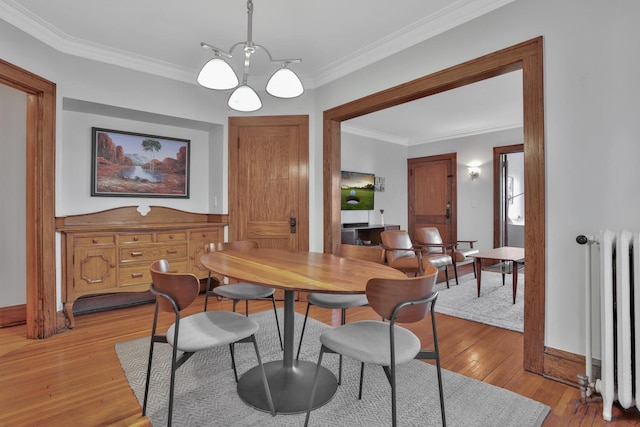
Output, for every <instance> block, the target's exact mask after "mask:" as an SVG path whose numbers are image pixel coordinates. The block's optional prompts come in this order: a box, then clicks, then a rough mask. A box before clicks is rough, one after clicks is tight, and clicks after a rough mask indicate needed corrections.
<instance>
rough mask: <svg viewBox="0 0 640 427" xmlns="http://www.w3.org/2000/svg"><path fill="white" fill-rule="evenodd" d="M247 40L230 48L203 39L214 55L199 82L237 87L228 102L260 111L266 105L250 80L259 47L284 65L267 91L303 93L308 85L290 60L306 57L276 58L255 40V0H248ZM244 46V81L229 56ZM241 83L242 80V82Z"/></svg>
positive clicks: (284, 94)
mask: <svg viewBox="0 0 640 427" xmlns="http://www.w3.org/2000/svg"><path fill="white" fill-rule="evenodd" d="M247 15H248V25H247V40H246V41H243V42H238V43H236V44H234V45H233V46H231V48H230V49H229V51H224V50H222V49H219V48H217V47H214V46H211V45H209V44H207V43H200V46H202V47H203V48H205V49H209V50H211V51H213V58H212V59H211V60H209V62H207V63H206V64H204V66H203V67H202V69H201V70H200V73H199V74H198V84H200V85H201V86H204V87H206V88H209V89H215V90H228V89H234V88H235V90H234V91H233V92H232V93H231V96H230V97H229V100H228V101H227V105H228V106H229V107H230V108H232V109H234V110H236V111H244V112H249V111H256V110H259V109H260V108H262V100H261V99H260V96H258V94H257V93H256V91H255V90H253V88H252V87H251V86H249V84H248V83H247V81H248V79H249V66H250V63H251V55H253V54H254V53H255V52H256V51H257V50H258V49H261V50H263V51H264V52H266V54H267V56H268V57H269V60H270V61H271V62H272V63H279V64H280V65H281V67H280V68H279V69H278V70H277V71H276V72H275V73H273V75H272V76H271V78H270V79H269V81H268V82H267V87H266V90H267V93H268V94H269V95H271V96H274V97H276V98H295V97H296V96H300V95H302V93H303V92H304V88H303V87H302V82H301V81H300V79H299V78H298V76H297V75H296V73H294V72H293V71H292V70H291V69H290V68H289V64H292V63H298V62H301V61H302V59H300V58H297V59H273V58H272V57H271V53H269V51H268V50H267V49H266V48H265V47H264V46H260V45H258V44H255V43H253V40H252V18H253V0H247ZM240 46H241V47H242V50H243V51H244V72H243V74H242V83H240V82H239V80H238V76H237V75H236V73H235V71H233V68H231V66H230V65H229V63H228V62H227V61H225V58H227V59H229V58H232V57H233V55H232V52H233V51H234V50H235V49H236V48H237V47H240ZM239 83H240V84H239Z"/></svg>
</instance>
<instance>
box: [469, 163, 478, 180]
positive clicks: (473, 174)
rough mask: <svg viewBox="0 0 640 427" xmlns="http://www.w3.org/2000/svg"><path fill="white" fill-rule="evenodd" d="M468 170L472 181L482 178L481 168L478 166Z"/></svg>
mask: <svg viewBox="0 0 640 427" xmlns="http://www.w3.org/2000/svg"><path fill="white" fill-rule="evenodd" d="M467 170H468V171H469V176H470V177H471V180H472V181H473V180H474V179H476V178H477V177H479V176H480V168H479V167H477V166H469V167H468V168H467Z"/></svg>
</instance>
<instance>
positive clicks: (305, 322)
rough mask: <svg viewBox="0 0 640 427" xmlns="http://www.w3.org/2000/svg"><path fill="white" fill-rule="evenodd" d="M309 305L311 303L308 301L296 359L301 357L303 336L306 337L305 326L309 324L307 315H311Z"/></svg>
mask: <svg viewBox="0 0 640 427" xmlns="http://www.w3.org/2000/svg"><path fill="white" fill-rule="evenodd" d="M309 307H311V303H309V302H307V311H306V312H305V314H304V322H302V332H300V343H299V344H298V354H297V355H296V360H298V359H300V349H301V348H302V337H304V328H305V327H306V326H307V317H309Z"/></svg>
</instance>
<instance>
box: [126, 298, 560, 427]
mask: <svg viewBox="0 0 640 427" xmlns="http://www.w3.org/2000/svg"><path fill="white" fill-rule="evenodd" d="M280 316H281V317H280V318H281V319H282V313H280ZM252 317H253V318H254V319H255V320H256V321H257V322H258V323H259V324H260V326H261V327H260V331H259V332H258V334H257V338H258V345H259V347H260V353H261V355H262V357H263V361H270V360H277V359H280V358H281V357H282V353H281V351H280V347H279V345H278V338H277V335H276V330H275V321H274V316H273V311H270V310H269V311H264V312H261V313H256V314H254V315H252ZM302 319H303V317H302V316H300V315H299V314H296V336H299V330H300V327H301V325H302ZM146 320H148V321H149V323H151V320H152V319H146ZM327 328H328V326H327V325H325V324H323V323H320V322H318V321H315V320H313V319H309V321H308V322H307V330H306V332H305V338H304V343H303V348H302V353H301V359H305V360H311V361H316V360H317V355H318V352H319V347H320V346H319V341H318V336H319V334H320V333H321V332H322V331H323V330H325V329H327ZM115 347H116V353H117V355H118V358H119V359H120V363H121V365H122V368H123V370H124V372H125V375H126V377H127V380H128V381H129V385H130V386H131V388H132V389H133V391H134V393H135V395H136V397H137V398H138V401H139V402H140V404H141V405H142V399H143V395H144V381H145V376H146V367H147V358H148V348H149V339H148V338H142V339H137V340H133V341H127V342H122V343H118V344H116V346H115ZM446 357H447V356H446V355H443V358H446ZM236 358H237V365H238V371H239V374H242V373H243V372H246V371H247V370H248V369H250V368H252V367H253V366H255V363H256V362H255V353H254V351H253V346H252V345H251V344H239V345H237V346H236ZM170 359H171V356H170V347H169V346H168V345H166V344H160V345H157V346H156V350H155V351H154V364H153V370H152V372H153V373H152V382H151V393H150V401H149V408H150V409H149V410H148V413H147V415H148V416H149V418H150V420H151V422H152V424H153V425H154V426H164V425H166V424H167V419H166V417H167V402H168V390H169V387H168V384H169V370H170V368H169V367H170ZM337 360H338V358H337V356H336V355H326V356H325V357H324V360H323V366H326V367H328V368H329V369H331V370H332V371H333V372H334V373H335V372H337V365H338V363H337ZM358 381H359V364H358V363H357V362H355V361H353V360H350V359H346V358H345V361H344V371H343V379H342V385H341V386H339V387H338V391H337V393H336V395H335V396H334V398H333V399H332V400H331V401H329V402H328V403H327V404H326V405H325V406H323V407H321V408H318V409H316V410H314V411H313V412H312V414H311V421H310V425H312V426H339V427H345V426H386V425H390V424H391V404H390V401H389V399H390V396H391V393H390V387H389V383H388V381H387V379H386V376H385V375H384V372H383V370H382V368H380V367H377V366H367V367H366V368H365V380H364V396H363V399H362V400H361V401H359V400H358ZM397 381H398V382H397V384H398V424H399V425H400V426H418V425H420V426H438V425H441V418H440V404H439V400H438V386H437V378H436V369H435V367H434V366H432V365H430V364H427V363H424V362H420V361H417V360H414V361H412V362H410V363H408V364H405V365H401V367H400V368H399V370H398V378H397ZM443 382H444V394H445V407H446V415H447V424H448V425H449V426H453V427H455V426H482V427H485V426H500V427H507V426H514V427H516V426H517V427H524V426H540V425H541V424H542V422H543V420H544V418H545V417H546V416H547V414H548V412H549V407H548V406H546V405H543V404H542V403H539V402H536V401H534V400H531V399H528V398H525V397H523V396H520V395H518V394H516V393H513V392H510V391H508V390H505V389H502V388H499V387H495V386H492V385H490V384H486V383H483V382H481V381H477V380H473V379H470V378H467V377H465V376H462V375H459V374H457V373H453V372H449V371H446V370H443ZM174 405H175V407H174V416H173V425H175V426H190V427H193V426H302V425H303V423H304V417H305V414H295V415H277V416H275V417H271V415H270V414H268V413H265V412H261V411H258V410H255V409H252V408H251V407H249V406H247V405H246V404H245V403H244V402H242V400H240V398H239V397H238V395H237V393H236V383H235V381H234V378H233V371H232V370H231V362H230V357H229V351H228V347H224V348H220V349H214V350H209V351H206V352H201V353H198V354H195V355H194V356H193V357H192V358H191V359H189V361H187V362H186V363H185V364H184V365H183V366H182V367H181V368H180V369H179V370H178V372H177V376H176V393H175V400H174Z"/></svg>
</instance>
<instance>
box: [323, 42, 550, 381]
mask: <svg viewBox="0 0 640 427" xmlns="http://www.w3.org/2000/svg"><path fill="white" fill-rule="evenodd" d="M542 54H543V39H542V37H537V38H535V39H532V40H529V41H526V42H523V43H519V44H517V45H514V46H511V47H508V48H506V49H502V50H499V51H497V52H494V53H490V54H488V55H485V56H482V57H480V58H477V59H473V60H470V61H467V62H464V63H462V64H459V65H456V66H453V67H451V68H447V69H445V70H442V71H439V72H436V73H433V74H429V75H427V76H424V77H421V78H419V79H416V80H412V81H410V82H407V83H404V84H401V85H398V86H395V87H392V88H390V89H386V90H383V91H381V92H377V93H374V94H372V95H369V96H366V97H364V98H360V99H357V100H355V101H352V102H349V103H346V104H343V105H340V106H337V107H335V108H332V109H330V110H326V111H324V115H323V130H324V132H323V133H324V137H323V176H324V179H323V185H324V189H325V191H324V251H325V252H328V253H333V252H335V251H336V250H337V246H338V245H339V243H340V186H339V182H340V167H341V158H340V123H341V122H342V121H344V120H349V119H353V118H355V117H359V116H362V115H365V114H369V113H372V112H375V111H379V110H383V109H385V108H389V107H393V106H396V105H400V104H403V103H405V102H410V101H413V100H416V99H419V98H423V97H425V96H430V95H434V94H437V93H440V92H444V91H447V90H450V89H454V88H457V87H461V86H465V85H468V84H472V83H475V82H478V81H481V80H485V79H488V78H491V77H495V76H498V75H502V74H505V73H509V72H512V71H515V70H522V83H523V84H522V90H523V133H524V141H523V142H524V165H525V172H524V181H525V188H527V192H526V193H525V205H526V207H527V209H526V212H525V223H526V224H527V227H526V229H525V251H526V254H527V286H526V288H525V302H526V303H525V307H524V317H525V319H524V361H523V365H524V369H526V370H528V371H531V372H534V373H537V374H543V373H544V323H545V318H544V314H545V311H544V304H545V271H546V267H545V263H546V259H545V254H546V252H545V224H546V223H545V192H544V191H545V172H544V170H545V168H544V167H545V161H544V90H543V89H544V88H543V55H542Z"/></svg>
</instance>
